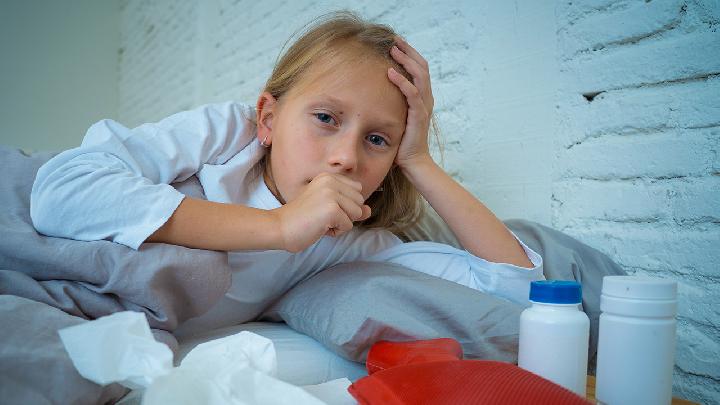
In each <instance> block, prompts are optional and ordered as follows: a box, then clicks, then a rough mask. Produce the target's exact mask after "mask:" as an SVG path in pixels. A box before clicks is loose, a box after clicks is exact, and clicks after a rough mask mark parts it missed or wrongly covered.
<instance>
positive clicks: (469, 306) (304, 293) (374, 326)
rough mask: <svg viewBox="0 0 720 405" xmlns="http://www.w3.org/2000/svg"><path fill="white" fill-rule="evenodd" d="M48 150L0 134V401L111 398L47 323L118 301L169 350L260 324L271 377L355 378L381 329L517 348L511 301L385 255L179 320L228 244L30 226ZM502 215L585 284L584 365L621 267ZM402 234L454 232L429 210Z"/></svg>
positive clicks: (110, 308)
mask: <svg viewBox="0 0 720 405" xmlns="http://www.w3.org/2000/svg"><path fill="white" fill-rule="evenodd" d="M51 156H52V154H51V153H41V154H33V155H27V154H24V153H22V152H21V151H19V150H16V149H11V148H5V147H0V162H1V163H0V164H2V166H3V170H4V173H5V176H4V178H3V180H2V181H0V204H2V207H3V210H2V212H0V229H1V230H2V237H0V324H1V325H3V327H2V328H0V398H3V401H5V402H6V403H36V404H43V403H76V404H83V403H88V404H92V403H108V402H110V403H112V402H115V401H117V400H119V399H120V398H122V397H123V396H125V395H126V394H127V391H128V390H127V389H126V388H124V387H122V386H120V385H118V384H110V385H107V386H99V385H97V384H94V383H92V382H90V381H88V380H85V379H84V378H82V377H81V376H80V375H79V374H78V373H77V371H76V370H75V369H74V367H73V365H72V363H71V361H70V359H69V357H68V356H67V353H66V352H65V350H64V348H63V346H62V344H61V342H60V340H59V338H58V335H57V330H58V329H61V328H64V327H67V326H72V325H77V324H80V323H83V322H87V321H88V320H91V319H95V318H98V317H102V316H104V315H108V314H112V313H115V312H120V311H128V310H130V311H137V312H141V313H143V314H145V316H146V318H147V320H148V323H149V325H150V326H151V328H152V331H153V334H154V337H155V339H156V340H158V341H161V342H163V343H166V344H167V345H168V346H169V347H170V348H171V349H173V351H174V352H175V359H176V362H177V360H179V359H181V358H182V356H183V355H184V354H185V353H187V352H188V351H189V350H190V349H191V348H192V347H194V346H195V345H197V344H198V343H200V342H203V341H208V340H210V339H214V338H218V337H221V336H225V335H228V334H232V333H236V332H238V331H240V330H250V331H253V332H255V333H258V334H260V335H263V336H266V337H268V338H270V339H271V340H273V342H274V344H275V346H276V350H277V353H278V365H279V368H278V373H279V375H278V377H279V378H280V379H282V380H284V381H287V382H290V383H293V384H297V385H309V384H318V383H321V382H325V381H328V380H332V379H335V378H340V377H346V378H348V379H350V380H351V381H353V380H356V379H357V378H359V377H361V376H363V375H364V373H365V369H364V364H363V362H364V359H365V357H366V356H367V351H368V349H369V347H370V346H371V345H372V344H373V343H374V342H377V341H378V340H383V339H384V340H412V339H429V338H436V337H452V338H454V339H456V340H458V341H459V342H460V343H461V345H462V348H463V352H464V355H465V357H466V358H480V359H494V360H501V361H508V362H514V361H516V356H517V353H516V352H517V333H518V319H519V315H520V312H521V311H522V309H523V308H522V307H521V306H518V305H516V304H513V303H510V302H508V301H505V300H502V299H499V298H496V297H493V296H490V295H486V294H482V293H479V292H478V291H475V290H471V289H469V288H466V287H463V286H460V285H457V284H454V283H452V282H449V281H446V280H442V279H438V278H435V277H432V276H429V275H425V274H421V273H417V272H413V271H411V270H409V269H406V268H403V267H401V266H398V265H394V264H388V263H367V262H356V263H345V264H341V265H337V266H334V267H332V268H329V269H327V270H325V271H322V272H320V273H318V274H316V275H314V276H313V277H311V278H309V279H306V280H303V281H302V282H300V283H299V284H298V285H296V286H295V287H294V288H292V289H291V290H290V291H288V292H287V293H286V294H285V295H284V296H283V297H282V298H281V299H279V300H278V301H277V302H275V303H274V304H273V305H271V306H270V307H268V308H262V309H261V311H260V313H261V315H260V316H259V317H257V319H254V320H253V321H254V322H252V323H244V324H241V325H234V326H231V327H228V328H223V329H218V330H209V331H206V332H203V333H199V334H198V333H195V334H183V333H179V332H182V325H183V324H185V323H186V322H191V321H192V319H194V318H196V317H198V316H200V315H201V314H203V313H205V312H206V311H208V310H209V309H210V308H211V307H212V306H213V305H215V303H216V302H218V300H220V299H221V297H223V295H224V293H225V291H226V290H227V289H228V287H229V284H230V268H229V265H228V261H227V255H226V254H224V253H222V252H213V251H204V250H197V249H188V248H184V247H179V246H173V245H165V244H144V245H143V246H142V247H141V248H140V249H139V250H137V251H135V250H132V249H129V248H127V247H125V246H122V245H119V244H115V243H112V242H108V241H94V242H80V241H74V240H67V239H61V238H51V237H46V236H43V235H40V234H38V233H37V232H36V231H35V229H34V228H33V226H32V222H31V220H30V213H29V206H30V202H29V195H30V189H31V187H32V182H33V180H34V176H35V173H36V171H37V169H38V168H39V167H40V166H41V165H42V164H43V163H44V162H45V161H46V160H47V159H49V158H50V157H51ZM178 189H180V188H178ZM506 224H507V226H508V227H509V228H510V229H511V230H512V231H513V232H514V233H515V234H516V235H517V236H518V237H519V238H520V239H522V240H523V241H524V242H525V243H526V244H527V245H528V246H529V247H530V248H532V249H533V250H535V251H536V252H538V253H540V254H541V255H542V256H543V259H544V273H545V275H546V277H547V278H550V279H565V280H578V281H580V282H581V283H582V284H583V292H584V294H583V309H584V310H585V312H586V313H587V314H588V316H589V318H590V320H591V344H590V346H591V353H590V359H591V365H592V359H593V358H594V351H595V348H596V338H597V324H598V317H599V313H600V309H599V294H600V287H601V283H602V277H603V276H605V275H616V274H624V272H623V271H622V269H621V268H620V267H619V266H618V265H617V264H615V263H614V262H612V260H610V259H609V258H608V257H607V256H605V255H604V254H602V253H601V252H599V251H597V250H595V249H593V248H591V247H589V246H586V245H584V244H582V243H580V242H578V241H577V240H575V239H573V238H571V237H569V236H568V235H565V234H563V233H561V232H558V231H556V230H553V229H551V228H548V227H545V226H543V225H540V224H537V223H534V222H531V221H525V220H510V221H506ZM401 237H403V238H405V239H407V240H434V241H439V242H444V243H448V244H455V245H457V241H456V240H455V239H454V237H453V236H452V234H451V233H450V232H449V230H448V229H447V227H445V226H444V224H443V223H442V221H439V220H438V218H437V217H436V216H432V215H428V216H427V217H426V218H423V220H422V221H421V223H420V224H419V225H418V226H417V227H416V228H413V229H412V230H410V231H408V232H407V233H405V234H403V235H401ZM178 331H179V332H178ZM591 367H592V366H591Z"/></svg>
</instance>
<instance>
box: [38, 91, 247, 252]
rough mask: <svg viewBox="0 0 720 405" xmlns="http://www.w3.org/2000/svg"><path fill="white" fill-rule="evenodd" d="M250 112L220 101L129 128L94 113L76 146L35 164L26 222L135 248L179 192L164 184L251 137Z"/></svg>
mask: <svg viewBox="0 0 720 405" xmlns="http://www.w3.org/2000/svg"><path fill="white" fill-rule="evenodd" d="M252 118H253V114H252V111H251V109H249V108H247V107H244V106H240V105H238V104H235V103H223V104H213V105H207V106H203V107H201V108H197V109H195V110H191V111H184V112H181V113H178V114H174V115H172V116H170V117H168V118H165V119H163V120H162V121H160V122H158V123H151V124H144V125H141V126H139V127H137V128H133V129H130V128H126V127H124V126H122V125H121V124H119V123H117V122H115V121H112V120H103V121H100V122H98V123H96V124H94V125H93V126H92V127H90V129H89V130H88V132H87V134H86V136H85V138H84V139H83V143H82V145H81V146H80V147H78V148H75V149H71V150H67V151H65V152H62V153H60V154H58V155H57V156H55V157H54V158H52V159H51V160H49V161H48V162H47V163H45V164H44V165H43V166H42V167H41V168H40V170H39V171H38V174H37V177H36V179H35V182H34V184H33V189H32V193H31V204H30V205H31V216H32V220H33V223H34V225H35V227H36V228H37V230H38V231H39V232H41V233H44V234H46V235H51V236H60V237H66V238H72V239H78V240H102V239H105V240H112V241H115V242H118V243H122V244H124V245H127V246H129V247H131V248H133V249H137V248H138V247H139V246H140V244H141V243H142V242H143V241H144V240H145V239H146V238H147V237H148V236H149V235H150V234H152V233H153V232H154V231H156V230H157V229H158V228H159V227H161V226H162V225H163V224H164V223H165V222H166V221H167V220H168V218H170V216H171V215H172V214H173V212H174V211H175V209H176V208H177V207H178V205H180V203H181V201H182V200H183V198H184V196H183V195H182V194H181V193H180V192H178V191H177V190H175V189H174V188H173V187H171V186H170V185H169V184H170V183H172V182H176V181H182V180H185V179H187V178H188V177H190V176H192V175H193V174H195V173H196V172H197V171H198V170H200V169H201V168H202V167H203V165H205V164H222V163H224V162H226V161H227V160H228V159H230V158H231V157H233V156H234V155H236V154H237V153H238V152H239V151H240V150H242V149H243V148H245V147H246V146H247V145H248V144H249V143H250V142H251V141H252V140H253V139H254V133H255V132H254V129H255V127H254V123H253V122H252Z"/></svg>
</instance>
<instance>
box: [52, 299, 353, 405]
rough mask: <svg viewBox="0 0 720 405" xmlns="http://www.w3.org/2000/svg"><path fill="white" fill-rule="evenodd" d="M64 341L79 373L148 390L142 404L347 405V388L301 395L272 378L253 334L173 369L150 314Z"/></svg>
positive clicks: (269, 355) (264, 343)
mask: <svg viewBox="0 0 720 405" xmlns="http://www.w3.org/2000/svg"><path fill="white" fill-rule="evenodd" d="M59 333H60V337H61V339H62V341H63V344H64V345H65V348H66V349H67V351H68V354H69V355H70V358H71V360H72V361H73V364H75V367H76V368H77V369H78V371H79V372H80V374H81V375H82V376H83V377H85V378H87V379H89V380H91V381H94V382H96V383H98V384H103V385H105V384H109V383H112V382H119V383H121V384H123V385H125V386H127V387H130V388H133V389H136V388H140V387H142V388H145V392H144V394H143V397H142V403H143V405H156V404H170V403H172V404H209V405H214V404H216V405H220V404H223V405H225V404H238V405H240V404H242V405H246V404H253V405H255V404H257V405H262V404H280V405H282V404H288V405H290V404H293V405H294V404H299V405H300V404H308V405H316V404H317V405H320V404H326V402H323V401H321V400H320V399H318V398H317V397H315V396H313V395H312V394H311V393H312V392H317V393H318V396H321V397H323V398H326V399H328V400H329V402H331V403H338V404H339V403H353V402H347V400H348V396H349V395H348V394H347V392H344V393H337V395H333V393H332V391H337V390H342V391H345V390H346V389H347V386H348V385H350V381H348V380H347V379H340V380H335V381H330V382H328V383H325V384H320V385H317V386H309V387H306V389H308V391H309V392H308V391H306V390H304V389H303V388H300V387H297V386H294V385H292V384H289V383H286V382H283V381H280V380H278V379H276V378H275V374H276V370H277V361H276V355H275V348H274V346H273V344H272V341H271V340H269V339H267V338H264V337H262V336H259V335H256V334H254V333H252V332H247V331H243V332H240V333H238V334H236V335H232V336H228V337H225V338H222V339H217V340H213V341H210V342H207V343H203V344H201V345H198V346H197V347H196V348H194V349H193V350H192V351H190V353H188V354H187V356H186V357H185V358H184V359H183V361H182V363H181V364H180V366H179V367H177V368H173V367H172V352H171V351H170V349H169V348H168V347H167V346H166V345H164V344H162V343H158V342H156V341H155V339H154V338H153V336H152V333H151V332H150V327H149V326H148V324H147V320H146V319H145V315H144V314H141V313H139V312H120V313H116V314H113V315H110V316H106V317H103V318H99V319H97V320H95V321H91V322H86V323H83V324H80V325H76V326H72V327H69V328H65V329H61V330H60V331H59Z"/></svg>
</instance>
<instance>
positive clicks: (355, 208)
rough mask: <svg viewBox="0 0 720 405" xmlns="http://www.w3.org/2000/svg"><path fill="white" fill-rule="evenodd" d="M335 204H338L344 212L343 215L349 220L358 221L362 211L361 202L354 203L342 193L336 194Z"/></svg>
mask: <svg viewBox="0 0 720 405" xmlns="http://www.w3.org/2000/svg"><path fill="white" fill-rule="evenodd" d="M336 202H337V204H338V205H339V206H340V209H341V210H342V211H343V212H344V213H345V215H346V216H347V217H348V218H349V219H350V220H351V221H360V220H361V218H362V216H363V214H364V211H363V208H362V207H363V205H364V204H363V203H362V202H361V203H360V204H358V203H356V202H355V201H353V200H352V199H350V198H348V197H346V196H344V195H342V194H338V196H337V200H336Z"/></svg>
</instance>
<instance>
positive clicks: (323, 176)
mask: <svg viewBox="0 0 720 405" xmlns="http://www.w3.org/2000/svg"><path fill="white" fill-rule="evenodd" d="M310 182H311V183H313V182H317V183H323V182H326V183H325V184H332V183H334V182H340V183H344V184H347V185H348V186H350V187H352V188H354V189H356V190H358V191H362V183H360V182H359V181H355V180H353V179H351V178H349V177H347V176H343V175H341V174H335V173H329V172H322V173H320V174H318V175H317V176H315V177H314V178H313V179H312V180H311V181H310Z"/></svg>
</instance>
